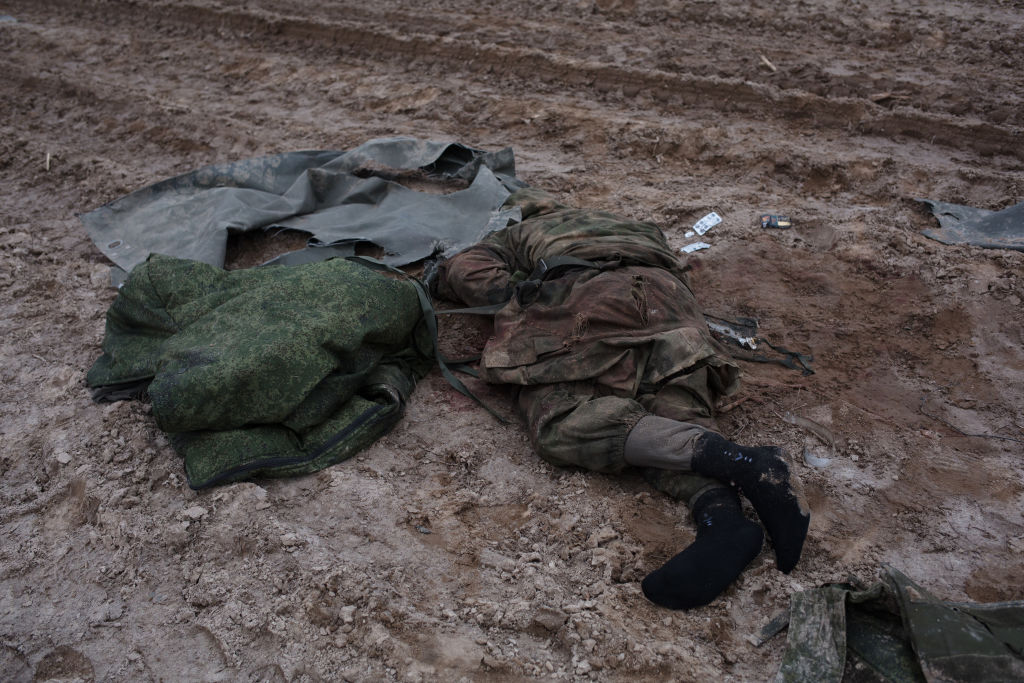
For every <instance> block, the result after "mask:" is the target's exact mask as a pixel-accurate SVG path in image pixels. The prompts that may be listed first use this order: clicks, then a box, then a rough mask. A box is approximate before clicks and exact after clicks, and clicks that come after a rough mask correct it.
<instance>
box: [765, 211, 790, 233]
mask: <svg viewBox="0 0 1024 683" xmlns="http://www.w3.org/2000/svg"><path fill="white" fill-rule="evenodd" d="M792 225H793V223H792V222H790V220H789V216H777V215H775V214H771V213H762V214H761V227H762V228H779V229H780V230H785V229H787V228H789V227H791V226H792Z"/></svg>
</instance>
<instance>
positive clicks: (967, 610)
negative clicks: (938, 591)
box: [761, 566, 1024, 683]
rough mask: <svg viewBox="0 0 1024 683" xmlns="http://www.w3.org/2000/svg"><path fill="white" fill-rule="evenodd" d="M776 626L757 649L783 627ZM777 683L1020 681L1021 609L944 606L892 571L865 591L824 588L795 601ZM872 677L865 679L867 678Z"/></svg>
mask: <svg viewBox="0 0 1024 683" xmlns="http://www.w3.org/2000/svg"><path fill="white" fill-rule="evenodd" d="M785 623H786V621H784V620H774V621H773V622H772V623H771V624H769V625H768V626H767V627H765V629H764V631H763V632H762V637H761V642H762V643H763V642H767V640H768V639H769V638H770V637H771V636H772V635H774V634H775V633H777V632H778V631H779V630H781V628H783V627H784V625H785ZM788 624H789V635H788V641H787V649H786V653H785V655H784V656H783V659H782V666H781V667H780V669H779V672H778V674H777V676H776V677H775V681H776V683H803V682H804V681H808V682H809V681H814V683H838V682H839V681H841V680H842V679H843V677H844V672H846V671H848V670H849V666H848V664H847V659H848V654H849V655H852V658H853V661H855V662H857V663H858V664H859V668H858V669H857V670H858V671H861V672H863V673H861V674H859V675H858V676H855V678H857V679H858V680H884V681H895V682H898V683H904V682H906V683H917V682H919V681H926V680H927V681H930V682H932V681H950V682H960V681H963V682H964V683H966V682H968V681H971V682H972V683H973V682H978V681H985V682H993V683H994V682H996V681H1020V680H1024V601H1015V602H1000V603H962V602H947V601H943V600H939V599H938V598H936V597H934V596H932V595H931V594H930V593H929V592H928V591H927V590H925V589H924V588H923V587H921V586H919V585H918V584H916V583H914V582H913V581H912V580H910V579H909V578H908V577H907V576H905V575H904V574H902V573H901V572H899V571H898V570H896V569H894V568H893V567H888V566H887V567H886V568H885V575H884V576H883V581H882V582H879V583H876V584H875V585H873V586H871V587H870V588H863V587H860V586H855V585H851V584H829V585H826V586H821V587H820V588H814V589H812V590H808V591H801V592H799V593H796V594H794V595H793V598H792V601H791V603H790V610H789V615H788ZM867 674H870V675H867Z"/></svg>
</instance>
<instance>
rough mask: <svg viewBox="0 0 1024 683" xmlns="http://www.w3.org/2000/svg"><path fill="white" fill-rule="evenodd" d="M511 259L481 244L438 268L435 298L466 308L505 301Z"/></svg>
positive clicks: (503, 249) (504, 250) (509, 285)
mask: <svg viewBox="0 0 1024 683" xmlns="http://www.w3.org/2000/svg"><path fill="white" fill-rule="evenodd" d="M515 262H516V261H515V256H514V254H513V253H512V251H511V250H510V249H508V248H506V247H504V246H499V245H497V244H495V243H493V242H492V243H490V244H488V243H487V242H482V243H480V244H476V245H474V246H472V247H470V248H469V249H466V250H465V251H462V252H459V253H458V254H456V255H455V256H453V257H451V258H450V259H448V260H447V261H444V262H443V263H441V264H440V266H439V267H438V278H437V294H438V295H439V296H441V297H443V298H445V299H449V300H451V301H460V302H462V303H464V304H466V305H467V306H486V305H488V304H496V303H500V302H502V301H507V300H508V298H509V296H510V294H511V293H512V286H513V284H514V283H513V272H514V269H515Z"/></svg>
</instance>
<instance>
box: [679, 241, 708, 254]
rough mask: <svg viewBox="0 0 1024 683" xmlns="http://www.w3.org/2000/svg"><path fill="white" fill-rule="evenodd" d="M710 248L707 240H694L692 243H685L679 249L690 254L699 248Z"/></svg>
mask: <svg viewBox="0 0 1024 683" xmlns="http://www.w3.org/2000/svg"><path fill="white" fill-rule="evenodd" d="M710 248H711V245H710V244H708V243H707V242H694V243H693V244H687V245H686V246H685V247H683V248H682V249H680V250H679V251H681V252H683V253H684V254H692V253H693V252H695V251H698V250H700V249H710Z"/></svg>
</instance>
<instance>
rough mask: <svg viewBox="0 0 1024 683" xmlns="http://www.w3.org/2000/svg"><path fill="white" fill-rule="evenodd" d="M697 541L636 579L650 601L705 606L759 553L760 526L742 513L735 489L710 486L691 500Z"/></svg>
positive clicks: (681, 606) (673, 606)
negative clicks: (644, 576) (659, 566)
mask: <svg viewBox="0 0 1024 683" xmlns="http://www.w3.org/2000/svg"><path fill="white" fill-rule="evenodd" d="M693 517H694V519H695V520H696V522H697V540H695V541H694V542H693V543H691V544H690V545H689V546H688V547H687V548H686V549H685V550H683V552H681V553H679V554H678V555H676V556H675V557H673V558H672V559H671V560H669V561H668V562H666V563H665V564H664V565H662V567H661V568H660V569H657V570H655V571H653V572H651V573H650V574H648V575H647V577H646V578H645V579H644V580H643V582H642V583H641V584H640V586H641V588H643V591H644V595H646V596H647V599H648V600H650V601H651V602H653V603H655V604H657V605H661V606H662V607H668V608H670V609H691V608H693V607H700V606H701V605H706V604H708V603H709V602H711V601H712V600H714V599H715V598H716V597H718V595H719V594H720V593H721V592H722V591H724V590H725V589H726V588H728V587H729V584H731V583H732V582H733V581H735V580H736V578H737V577H739V575H740V573H742V572H743V569H744V568H745V567H746V566H747V565H748V564H750V561H751V560H753V559H754V558H755V557H757V554H758V553H759V552H761V544H762V543H763V542H764V534H762V533H761V527H760V526H758V525H757V524H755V523H754V522H752V521H750V520H749V519H746V518H744V517H743V511H742V509H741V508H740V500H739V497H738V496H737V495H736V492H735V491H733V490H732V489H728V488H725V487H722V488H714V489H711V490H710V491H708V492H707V493H705V494H703V495H702V496H701V497H700V498H698V499H697V501H696V502H695V503H694V504H693Z"/></svg>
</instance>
